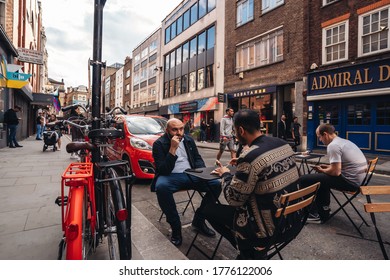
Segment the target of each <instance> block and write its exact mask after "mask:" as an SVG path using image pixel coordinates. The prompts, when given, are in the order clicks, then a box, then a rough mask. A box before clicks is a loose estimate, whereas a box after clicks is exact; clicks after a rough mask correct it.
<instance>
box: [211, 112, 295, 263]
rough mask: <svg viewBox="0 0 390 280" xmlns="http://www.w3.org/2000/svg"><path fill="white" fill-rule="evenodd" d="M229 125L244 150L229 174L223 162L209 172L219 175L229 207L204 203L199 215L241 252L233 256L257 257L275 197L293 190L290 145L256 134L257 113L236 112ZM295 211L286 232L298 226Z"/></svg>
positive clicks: (268, 232) (266, 238)
mask: <svg viewBox="0 0 390 280" xmlns="http://www.w3.org/2000/svg"><path fill="white" fill-rule="evenodd" d="M234 127H235V131H236V137H237V139H238V140H239V142H240V143H241V144H242V145H248V146H249V149H248V150H246V151H244V152H243V153H242V154H241V155H240V156H239V158H238V159H237V160H236V161H235V160H232V161H231V162H236V163H237V171H236V173H235V175H234V176H233V175H231V174H230V172H229V169H228V168H227V167H223V166H222V165H221V166H220V167H218V168H217V169H216V170H215V171H214V172H215V173H218V174H219V176H220V177H222V187H223V189H224V194H225V198H226V201H227V202H228V204H229V205H222V204H212V205H208V206H207V207H206V208H205V211H204V212H205V213H204V214H205V217H206V219H207V220H208V221H209V222H210V224H211V225H212V226H213V227H214V229H215V230H217V231H218V232H219V233H220V234H221V235H223V236H224V237H225V238H226V239H227V240H229V241H230V243H231V244H232V245H233V246H234V247H236V248H238V249H239V250H240V255H239V257H238V258H240V259H261V258H265V257H266V252H265V251H266V250H263V249H264V248H267V246H269V245H270V242H271V240H272V239H271V238H272V235H273V233H274V229H275V224H276V223H277V220H276V218H275V212H276V209H277V208H278V206H279V199H280V196H281V195H282V194H284V193H289V192H292V191H295V190H297V189H298V188H297V181H298V178H299V175H298V170H297V167H296V164H295V160H294V152H293V150H292V148H291V147H290V145H289V144H288V143H287V142H285V141H284V140H282V139H279V138H274V137H268V136H266V135H263V134H262V133H261V131H260V120H259V116H258V114H257V112H255V111H252V110H241V111H239V112H237V113H236V115H235V116H234ZM300 215H301V214H300V213H299V214H297V216H296V217H293V219H292V220H291V219H290V220H288V222H287V225H286V228H285V233H292V232H293V231H294V230H295V229H297V228H298V227H296V226H295V225H298V224H299V222H298V220H299V216H300ZM278 238H279V237H278ZM281 238H283V236H282V237H281Z"/></svg>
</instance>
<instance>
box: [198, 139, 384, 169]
mask: <svg viewBox="0 0 390 280" xmlns="http://www.w3.org/2000/svg"><path fill="white" fill-rule="evenodd" d="M196 145H197V146H198V147H201V148H208V149H214V150H218V149H219V143H215V142H213V143H210V142H207V143H201V142H199V141H197V142H196ZM226 152H228V151H226ZM312 152H313V153H319V154H325V156H323V157H322V158H321V161H320V163H329V156H328V155H326V149H322V150H320V149H318V150H313V151H312ZM365 156H366V158H367V160H371V159H374V158H376V157H379V160H378V164H377V166H376V169H375V173H377V174H385V175H390V156H384V155H375V154H365ZM297 161H300V160H299V159H297ZM317 161H318V160H317V159H313V160H308V163H312V164H316V163H317Z"/></svg>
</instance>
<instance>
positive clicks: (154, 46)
mask: <svg viewBox="0 0 390 280" xmlns="http://www.w3.org/2000/svg"><path fill="white" fill-rule="evenodd" d="M155 49H157V40H154V41H152V42H151V43H150V45H149V53H151V52H153V51H154V50H155Z"/></svg>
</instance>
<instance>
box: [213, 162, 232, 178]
mask: <svg viewBox="0 0 390 280" xmlns="http://www.w3.org/2000/svg"><path fill="white" fill-rule="evenodd" d="M215 164H216V165H217V166H218V167H217V168H216V169H214V170H213V171H212V172H211V174H215V175H218V176H219V177H221V176H222V174H223V173H226V172H230V170H229V168H227V167H226V166H222V164H221V162H220V161H219V160H216V161H215Z"/></svg>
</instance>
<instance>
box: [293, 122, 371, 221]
mask: <svg viewBox="0 0 390 280" xmlns="http://www.w3.org/2000/svg"><path fill="white" fill-rule="evenodd" d="M316 134H317V137H318V139H319V140H320V141H321V142H322V143H324V144H325V145H326V146H327V154H328V156H329V163H330V164H326V165H325V164H321V165H318V166H315V167H314V169H315V170H316V171H317V172H318V173H314V174H307V175H304V176H302V177H301V178H300V185H301V186H303V187H307V186H310V185H312V184H314V183H316V182H320V183H321V185H320V188H319V189H318V192H317V198H316V206H317V210H318V215H316V213H312V215H310V216H309V218H308V222H313V223H320V222H325V221H326V220H327V219H328V217H329V215H330V208H329V204H330V188H332V189H338V190H341V191H352V192H355V191H357V190H359V187H360V184H361V183H362V181H363V179H364V176H365V173H366V170H367V159H366V157H365V156H364V154H363V153H362V151H361V150H360V149H359V147H358V146H356V145H355V144H354V143H352V142H351V141H349V140H346V139H343V138H340V137H338V136H337V135H336V133H335V128H334V126H333V125H330V124H326V123H324V124H321V125H319V126H318V128H317V130H316Z"/></svg>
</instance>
